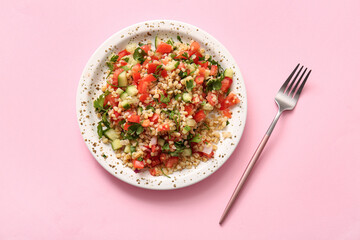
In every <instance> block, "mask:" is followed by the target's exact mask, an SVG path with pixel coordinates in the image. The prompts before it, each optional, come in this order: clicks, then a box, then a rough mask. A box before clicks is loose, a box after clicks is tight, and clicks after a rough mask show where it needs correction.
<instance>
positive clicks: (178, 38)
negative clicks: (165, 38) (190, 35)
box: [176, 35, 183, 43]
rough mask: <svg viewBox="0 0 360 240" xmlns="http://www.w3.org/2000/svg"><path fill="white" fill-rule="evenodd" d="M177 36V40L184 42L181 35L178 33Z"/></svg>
mask: <svg viewBox="0 0 360 240" xmlns="http://www.w3.org/2000/svg"><path fill="white" fill-rule="evenodd" d="M176 38H177V40H179V42H181V43H182V42H183V41H182V40H181V37H180V36H179V35H177V37H176Z"/></svg>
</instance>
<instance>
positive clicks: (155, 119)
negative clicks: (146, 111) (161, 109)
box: [149, 113, 159, 123]
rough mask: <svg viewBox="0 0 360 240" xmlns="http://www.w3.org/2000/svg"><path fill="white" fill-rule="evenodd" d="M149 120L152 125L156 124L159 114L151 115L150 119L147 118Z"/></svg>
mask: <svg viewBox="0 0 360 240" xmlns="http://www.w3.org/2000/svg"><path fill="white" fill-rule="evenodd" d="M149 120H150V121H151V122H153V123H157V122H158V120H159V114H157V113H154V114H153V115H152V117H150V118H149Z"/></svg>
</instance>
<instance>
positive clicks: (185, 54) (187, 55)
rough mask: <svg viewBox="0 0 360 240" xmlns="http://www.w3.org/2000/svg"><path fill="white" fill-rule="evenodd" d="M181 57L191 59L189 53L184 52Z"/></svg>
mask: <svg viewBox="0 0 360 240" xmlns="http://www.w3.org/2000/svg"><path fill="white" fill-rule="evenodd" d="M181 56H183V57H185V58H189V54H188V53H187V52H184V53H183V54H182V55H181Z"/></svg>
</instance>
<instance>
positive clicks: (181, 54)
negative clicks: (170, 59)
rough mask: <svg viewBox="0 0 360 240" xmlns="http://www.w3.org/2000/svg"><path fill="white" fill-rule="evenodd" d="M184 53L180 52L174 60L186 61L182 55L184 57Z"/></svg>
mask: <svg viewBox="0 0 360 240" xmlns="http://www.w3.org/2000/svg"><path fill="white" fill-rule="evenodd" d="M184 53H185V51H180V52H179V53H178V55H177V56H176V57H175V59H187V57H185V56H184V55H186V54H184ZM186 53H187V54H188V56H189V53H188V52H186Z"/></svg>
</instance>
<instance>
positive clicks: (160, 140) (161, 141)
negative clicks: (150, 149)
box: [158, 138, 165, 146]
mask: <svg viewBox="0 0 360 240" xmlns="http://www.w3.org/2000/svg"><path fill="white" fill-rule="evenodd" d="M158 144H159V145H160V146H164V144H165V140H164V139H162V138H159V139H158Z"/></svg>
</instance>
